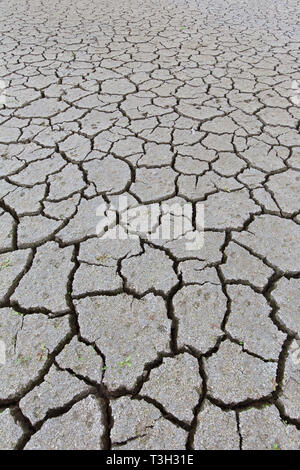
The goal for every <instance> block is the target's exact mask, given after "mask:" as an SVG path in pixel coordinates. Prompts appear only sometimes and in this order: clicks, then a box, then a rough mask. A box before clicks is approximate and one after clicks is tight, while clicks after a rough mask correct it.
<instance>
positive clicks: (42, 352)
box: [37, 343, 48, 361]
mask: <svg viewBox="0 0 300 470" xmlns="http://www.w3.org/2000/svg"><path fill="white" fill-rule="evenodd" d="M47 356H48V351H47V348H46V345H45V344H44V343H42V344H41V349H40V351H39V352H38V353H37V360H38V361H42V360H43V359H44V358H46V357H47Z"/></svg>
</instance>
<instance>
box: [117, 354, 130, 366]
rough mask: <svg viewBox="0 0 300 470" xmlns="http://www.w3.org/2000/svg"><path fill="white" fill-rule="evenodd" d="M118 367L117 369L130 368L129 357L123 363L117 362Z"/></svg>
mask: <svg viewBox="0 0 300 470" xmlns="http://www.w3.org/2000/svg"><path fill="white" fill-rule="evenodd" d="M118 366H119V367H124V366H128V367H132V362H131V357H130V356H127V357H126V359H125V361H120V362H119V364H118Z"/></svg>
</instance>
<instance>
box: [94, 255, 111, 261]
mask: <svg viewBox="0 0 300 470" xmlns="http://www.w3.org/2000/svg"><path fill="white" fill-rule="evenodd" d="M108 258H110V256H109V255H107V254H105V253H103V255H99V256H96V260H97V261H105V260H106V259H108Z"/></svg>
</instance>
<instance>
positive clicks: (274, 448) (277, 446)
mask: <svg viewBox="0 0 300 470" xmlns="http://www.w3.org/2000/svg"><path fill="white" fill-rule="evenodd" d="M272 450H280V447H279V445H278V444H276V442H275V443H274V444H273V445H272Z"/></svg>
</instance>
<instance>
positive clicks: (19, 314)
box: [12, 310, 24, 317]
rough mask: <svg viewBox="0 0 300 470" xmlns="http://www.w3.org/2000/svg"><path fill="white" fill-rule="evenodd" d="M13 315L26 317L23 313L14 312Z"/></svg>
mask: <svg viewBox="0 0 300 470" xmlns="http://www.w3.org/2000/svg"><path fill="white" fill-rule="evenodd" d="M12 314H13V315H18V316H19V317H24V314H23V313H20V312H16V311H15V310H13V311H12Z"/></svg>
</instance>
